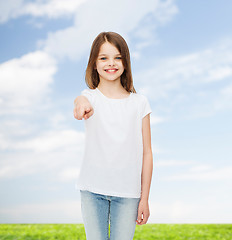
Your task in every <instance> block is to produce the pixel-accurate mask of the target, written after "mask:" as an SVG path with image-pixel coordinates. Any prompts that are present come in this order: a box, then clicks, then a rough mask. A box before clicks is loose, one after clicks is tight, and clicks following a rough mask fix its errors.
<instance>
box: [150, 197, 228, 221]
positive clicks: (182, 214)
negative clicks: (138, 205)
mask: <svg viewBox="0 0 232 240" xmlns="http://www.w3.org/2000/svg"><path fill="white" fill-rule="evenodd" d="M170 197H171V196H170ZM156 198H157V197H156ZM149 208H150V218H149V220H148V223H172V224H176V223H178V224H180V223H207V224H209V223H217V224H218V223H231V211H228V209H230V206H229V205H228V203H227V205H226V206H225V204H222V203H220V202H218V201H216V200H214V199H212V198H211V199H207V200H206V199H204V196H201V202H197V201H195V202H191V201H188V202H186V201H184V200H173V201H171V202H169V201H168V202H167V203H166V202H165V203H164V202H162V201H159V200H157V199H154V200H153V199H150V205H149Z"/></svg>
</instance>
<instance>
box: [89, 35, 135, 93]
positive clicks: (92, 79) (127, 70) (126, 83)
mask: <svg viewBox="0 0 232 240" xmlns="http://www.w3.org/2000/svg"><path fill="white" fill-rule="evenodd" d="M105 42H109V43H111V44H112V45H114V46H115V47H116V48H117V49H118V51H119V52H120V54H121V56H122V63H123V67H124V72H123V73H122V75H121V77H120V81H121V84H122V86H123V88H124V89H126V91H128V92H133V93H136V91H135V89H134V85H133V79H132V73H131V62H130V52H129V48H128V46H127V43H126V41H125V40H124V38H123V37H122V36H121V35H119V34H118V33H115V32H101V33H100V34H98V36H97V37H96V38H95V40H94V41H93V44H92V47H91V51H90V56H89V61H88V65H87V68H86V71H85V82H86V84H87V86H88V87H89V88H90V89H95V88H97V86H98V84H99V82H100V78H99V74H98V72H97V69H96V60H97V57H98V54H99V51H100V48H101V46H102V44H103V43H105Z"/></svg>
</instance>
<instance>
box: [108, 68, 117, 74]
mask: <svg viewBox="0 0 232 240" xmlns="http://www.w3.org/2000/svg"><path fill="white" fill-rule="evenodd" d="M105 71H106V72H107V73H115V72H117V71H118V69H116V68H114V69H106V70H105Z"/></svg>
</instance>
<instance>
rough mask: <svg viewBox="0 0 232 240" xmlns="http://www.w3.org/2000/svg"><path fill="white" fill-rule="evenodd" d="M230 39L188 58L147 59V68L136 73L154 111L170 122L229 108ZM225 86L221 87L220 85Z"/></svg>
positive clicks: (231, 65) (231, 105)
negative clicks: (173, 118)
mask: <svg viewBox="0 0 232 240" xmlns="http://www.w3.org/2000/svg"><path fill="white" fill-rule="evenodd" d="M231 56H232V39H229V38H228V39H224V40H221V41H220V42H219V43H217V44H215V45H211V46H210V47H209V48H207V49H204V50H202V51H198V52H195V53H189V54H187V55H182V56H177V57H169V58H164V59H159V60H152V59H151V60H150V67H149V68H148V69H143V70H142V71H140V72H137V73H135V75H134V79H135V82H136V83H137V84H141V91H142V92H143V93H144V94H145V95H147V96H148V97H149V99H150V100H151V102H152V101H156V102H157V104H156V111H157V113H158V114H159V115H161V116H162V115H165V114H166V116H164V117H165V118H166V119H170V114H174V112H176V113H178V114H179V115H178V117H179V118H188V119H192V118H199V117H208V116H212V115H213V114H215V113H216V112H218V111H221V110H228V109H232V98H231V94H230V93H231V92H230V91H231V90H230V89H231V85H228V83H227V82H228V80H229V79H230V78H232V57H231ZM222 83H223V84H224V86H223V84H222Z"/></svg>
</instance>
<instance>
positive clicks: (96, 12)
mask: <svg viewBox="0 0 232 240" xmlns="http://www.w3.org/2000/svg"><path fill="white" fill-rule="evenodd" d="M231 12H232V2H231V1H229V0H221V1H216V0H213V1H212V0H205V1H200V0H195V1H185V0H179V1H175V0H166V1H161V0H144V1H140V0H133V1H132V0H131V1H130V0H128V1H124V0H117V1H116V2H115V1H114V2H110V1H106V0H96V1H94V0H66V1H62V0H46V1H45V0H44V1H42V0H36V1H26V0H8V1H3V0H0V43H1V44H0V191H1V192H0V195H1V197H0V223H83V221H82V216H81V205H80V193H79V191H78V190H76V189H75V182H76V179H77V176H78V174H79V168H80V165H81V161H82V157H83V151H84V140H85V133H84V122H83V121H84V120H82V121H78V120H76V119H74V117H73V100H74V99H75V97H76V96H78V95H80V92H81V91H82V90H83V89H85V88H87V86H86V84H85V80H84V76H85V69H86V66H87V61H88V57H89V52H90V47H91V44H92V41H93V40H94V38H95V37H96V36H97V35H98V34H99V33H100V32H102V31H115V32H118V33H119V34H121V35H122V36H123V37H124V38H125V40H126V41H127V43H128V46H129V49H130V53H131V64H132V74H133V80H134V87H135V89H136V91H137V92H138V93H141V94H144V95H146V96H147V97H148V100H149V102H150V105H151V108H152V111H153V112H152V114H151V135H152V149H153V160H154V166H153V176H152V183H151V190H150V198H149V204H150V218H149V220H148V223H231V222H232V208H231V202H232V181H231V180H232V163H231V160H232V148H231V143H232V124H231V122H232V27H231V22H232V14H231Z"/></svg>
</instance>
